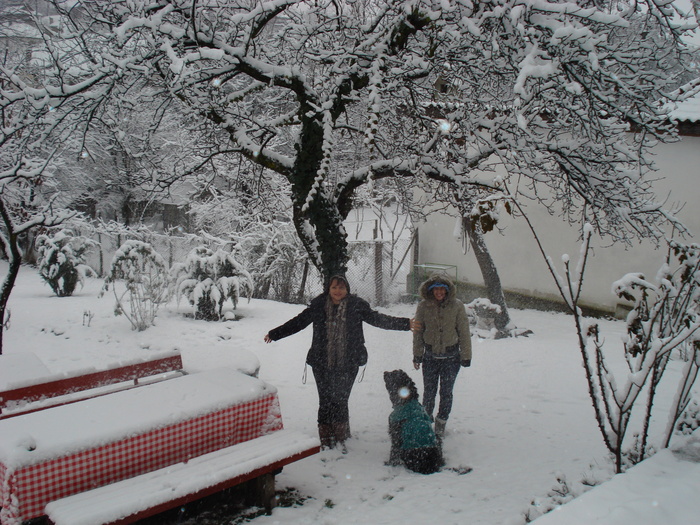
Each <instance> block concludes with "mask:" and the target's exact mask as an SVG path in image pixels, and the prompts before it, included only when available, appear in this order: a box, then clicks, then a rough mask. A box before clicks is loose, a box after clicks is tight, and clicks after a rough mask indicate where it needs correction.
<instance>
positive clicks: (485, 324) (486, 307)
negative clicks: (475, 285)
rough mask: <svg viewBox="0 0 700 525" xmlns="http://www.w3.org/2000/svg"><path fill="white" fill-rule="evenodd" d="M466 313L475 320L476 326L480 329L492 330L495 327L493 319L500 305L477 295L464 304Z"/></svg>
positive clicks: (499, 309) (498, 311)
mask: <svg viewBox="0 0 700 525" xmlns="http://www.w3.org/2000/svg"><path fill="white" fill-rule="evenodd" d="M466 310H467V314H468V315H470V316H472V317H473V318H474V319H475V321H476V327H477V328H480V329H482V330H492V329H495V328H496V325H495V323H494V319H495V318H496V316H497V315H498V314H500V313H501V307H500V306H498V305H497V304H493V303H492V302H491V301H489V300H488V299H486V298H485V297H477V298H476V299H474V300H473V301H472V302H471V303H469V304H468V305H466Z"/></svg>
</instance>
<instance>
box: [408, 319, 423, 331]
mask: <svg viewBox="0 0 700 525" xmlns="http://www.w3.org/2000/svg"><path fill="white" fill-rule="evenodd" d="M422 329H423V323H421V322H420V321H416V318H415V317H413V318H412V319H411V332H420V331H421V330H422Z"/></svg>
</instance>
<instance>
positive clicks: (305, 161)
mask: <svg viewBox="0 0 700 525" xmlns="http://www.w3.org/2000/svg"><path fill="white" fill-rule="evenodd" d="M309 109H312V108H309ZM304 113H305V112H304ZM304 113H302V114H304ZM320 118H321V117H320V116H311V117H308V118H306V117H304V118H302V130H301V133H300V136H299V142H298V144H297V146H296V149H297V156H296V161H295V163H294V168H293V170H292V174H291V176H290V177H289V179H290V182H291V183H292V202H293V214H294V226H295V228H296V231H297V233H298V234H299V238H300V239H301V242H302V244H303V245H304V248H306V251H307V253H308V254H309V257H310V259H311V262H313V264H314V265H315V266H316V268H318V271H319V272H320V273H321V275H322V276H323V282H324V285H325V284H327V283H328V280H329V279H330V278H331V277H332V276H333V275H339V274H340V275H345V272H346V270H347V264H348V243H347V235H346V233H345V230H344V228H343V219H344V218H345V217H343V215H342V213H341V211H340V209H339V208H338V204H337V203H336V202H335V201H334V196H333V194H332V193H330V192H329V191H328V190H327V189H326V187H325V185H324V184H322V183H321V181H320V180H317V174H318V173H319V170H320V169H321V165H322V162H323V146H324V136H323V125H322V122H321V121H320Z"/></svg>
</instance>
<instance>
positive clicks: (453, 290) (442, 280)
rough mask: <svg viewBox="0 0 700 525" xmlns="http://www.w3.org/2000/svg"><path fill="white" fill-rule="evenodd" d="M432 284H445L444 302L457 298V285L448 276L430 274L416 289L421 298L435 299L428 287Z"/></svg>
mask: <svg viewBox="0 0 700 525" xmlns="http://www.w3.org/2000/svg"><path fill="white" fill-rule="evenodd" d="M434 284H445V285H447V297H446V298H445V301H444V302H446V303H447V302H452V301H454V300H455V299H456V298H457V287H456V286H455V284H454V283H453V282H452V281H451V280H450V279H449V278H448V277H446V276H444V275H431V276H430V277H429V278H428V279H427V280H426V281H425V282H423V283H422V284H421V285H420V288H419V289H418V293H419V294H420V297H421V299H425V300H427V301H434V300H435V298H434V297H433V292H432V290H430V287H431V286H433V285H434Z"/></svg>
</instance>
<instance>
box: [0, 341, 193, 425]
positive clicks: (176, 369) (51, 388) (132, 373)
mask: <svg viewBox="0 0 700 525" xmlns="http://www.w3.org/2000/svg"><path fill="white" fill-rule="evenodd" d="M168 373H177V374H182V373H184V371H183V366H182V357H181V356H180V353H179V352H168V353H167V354H159V355H158V356H157V357H153V358H149V359H139V360H134V361H130V362H127V363H122V364H120V366H116V367H110V368H107V369H105V370H99V371H85V372H82V373H77V374H71V375H60V376H57V375H54V376H51V375H47V376H44V377H42V378H35V379H33V380H29V381H22V382H21V383H16V384H15V385H12V384H9V385H6V386H5V385H3V386H0V419H3V418H7V417H14V416H17V415H20V414H26V413H28V412H33V411H36V410H42V409H44V408H48V407H49V406H56V405H61V404H66V403H72V402H75V401H78V400H80V399H85V398H90V397H95V396H98V395H102V394H104V393H108V392H101V391H99V390H98V389H100V388H102V387H106V386H109V385H116V384H118V383H125V382H132V384H131V385H130V387H133V386H137V385H138V384H139V380H140V379H145V378H149V377H153V376H159V375H162V374H168ZM112 391H113V390H111V391H110V392H112ZM77 392H80V395H76V396H72V397H71V399H70V400H64V401H63V402H56V403H43V404H42V405H41V406H34V407H27V405H28V404H30V403H36V402H38V401H44V400H48V399H52V398H57V397H60V396H66V395H69V394H75V393H77ZM7 409H11V411H10V412H6V413H2V411H3V410H7Z"/></svg>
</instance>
